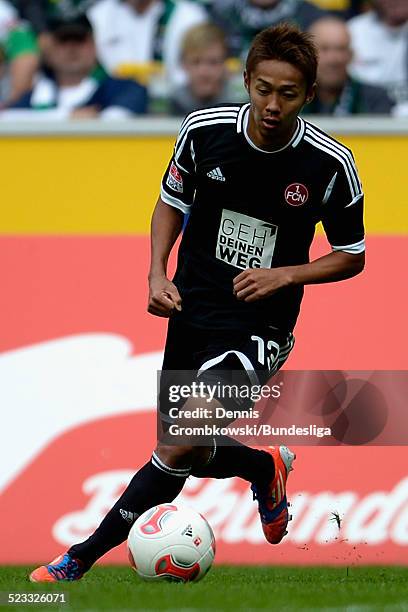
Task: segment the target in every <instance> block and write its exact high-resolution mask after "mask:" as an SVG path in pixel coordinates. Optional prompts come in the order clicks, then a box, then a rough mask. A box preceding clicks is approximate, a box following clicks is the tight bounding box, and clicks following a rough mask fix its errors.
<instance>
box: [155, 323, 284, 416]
mask: <svg viewBox="0 0 408 612" xmlns="http://www.w3.org/2000/svg"><path fill="white" fill-rule="evenodd" d="M294 342H295V340H294V337H293V334H292V333H291V332H281V331H279V330H277V329H276V328H271V327H265V326H256V325H254V328H253V330H252V331H248V330H247V329H244V330H225V331H220V330H207V329H201V328H197V327H195V326H192V325H188V324H186V323H185V322H183V321H180V320H179V319H177V318H174V319H173V318H171V319H170V321H169V326H168V333H167V340H166V346H165V351H164V360H163V367H162V373H161V377H160V395H159V412H160V417H161V420H162V423H163V422H164V423H166V422H167V423H171V422H173V419H172V418H171V417H170V416H169V408H170V407H173V408H174V404H170V403H169V388H170V386H171V385H180V384H185V383H187V384H188V381H190V382H191V380H193V379H196V380H197V381H201V382H205V383H206V384H214V383H217V382H219V383H220V384H224V385H233V384H235V385H237V384H247V385H248V384H249V385H264V384H266V383H267V381H268V380H269V379H270V378H271V376H273V374H275V373H276V372H277V371H278V370H279V368H280V367H281V366H282V365H283V364H284V363H285V361H286V359H287V358H288V356H289V353H290V351H291V350H292V348H293V345H294ZM217 399H218V400H219V401H220V403H221V404H222V405H224V407H225V408H227V409H228V410H230V409H232V410H234V411H236V410H244V409H245V410H247V409H248V402H243V401H242V400H241V399H240V398H237V397H225V396H222V397H217ZM184 402H185V400H184V401H182V400H180V406H181V405H182V404H183V403H184ZM250 404H251V405H252V404H253V402H250ZM180 406H179V407H180Z"/></svg>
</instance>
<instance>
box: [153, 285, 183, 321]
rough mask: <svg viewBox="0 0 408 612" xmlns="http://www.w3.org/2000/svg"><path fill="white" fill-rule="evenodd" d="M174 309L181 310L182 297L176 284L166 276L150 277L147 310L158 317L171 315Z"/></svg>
mask: <svg viewBox="0 0 408 612" xmlns="http://www.w3.org/2000/svg"><path fill="white" fill-rule="evenodd" d="M174 310H181V297H180V294H179V292H178V289H177V287H176V285H175V284H174V283H172V282H171V281H169V279H168V278H166V277H165V276H161V277H155V278H152V279H150V280H149V304H148V306H147V311H148V312H150V314H152V315H156V317H169V316H170V315H171V314H172V312H173V311H174Z"/></svg>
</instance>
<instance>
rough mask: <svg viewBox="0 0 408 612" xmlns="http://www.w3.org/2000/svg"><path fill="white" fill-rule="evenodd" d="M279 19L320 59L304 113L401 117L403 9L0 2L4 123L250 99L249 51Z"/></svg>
mask: <svg viewBox="0 0 408 612" xmlns="http://www.w3.org/2000/svg"><path fill="white" fill-rule="evenodd" d="M282 21H289V22H292V23H296V24H297V25H298V26H299V27H300V28H302V29H304V30H308V31H309V32H310V33H311V34H312V35H313V36H314V39H315V43H316V45H317V48H318V51H319V59H320V65H319V71H318V89H317V95H316V97H315V100H314V101H313V102H312V104H311V105H310V106H309V107H305V111H304V112H305V113H307V114H310V113H318V114H325V115H337V116H347V115H355V114H359V113H364V114H369V113H370V114H373V113H375V114H391V115H394V116H408V1H407V0H207V1H204V0H201V1H200V0H0V45H1V72H0V119H2V120H8V119H10V118H14V119H18V118H24V119H27V118H30V119H33V118H35V119H44V118H49V117H52V118H67V117H72V118H81V117H82V118H90V117H109V118H116V117H119V118H120V117H126V116H133V115H140V114H146V113H154V114H161V115H175V116H181V115H185V114H186V113H188V112H190V111H191V110H194V109H198V108H204V107H206V106H211V105H214V104H218V103H222V102H245V101H246V99H247V94H246V91H245V89H244V86H243V82H242V67H243V62H244V60H245V56H246V52H247V49H248V45H249V44H250V41H251V40H252V38H253V36H254V35H255V34H256V33H257V32H258V31H260V30H262V29H263V28H265V27H267V26H269V25H275V24H277V23H279V22H282Z"/></svg>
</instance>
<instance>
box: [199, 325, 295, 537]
mask: <svg viewBox="0 0 408 612" xmlns="http://www.w3.org/2000/svg"><path fill="white" fill-rule="evenodd" d="M254 339H255V342H256V343H257V350H256V351H254V345H253V343H252V342H253V341H254ZM293 344H294V339H293V336H292V334H288V335H286V337H285V336H282V335H281V334H273V338H271V332H269V331H267V332H265V333H260V334H259V335H251V336H250V337H249V338H247V340H246V341H245V342H244V343H243V345H242V351H241V355H244V356H245V358H246V359H243V360H242V362H243V364H244V363H247V364H248V362H249V363H250V364H251V366H252V367H253V371H254V372H257V373H258V375H259V378H258V380H260V382H261V383H262V384H263V382H265V381H266V380H268V379H270V377H271V376H272V375H273V374H274V373H276V372H277V371H278V370H279V368H280V367H281V366H282V365H283V363H284V362H285V361H286V359H287V357H288V355H289V353H290V351H291V349H292V348H293ZM260 345H262V347H263V348H264V349H265V350H264V351H263V352H262V351H259V350H258V349H259V347H260ZM268 347H269V349H271V350H269V351H268V350H267V349H268ZM211 361H214V359H213V360H211ZM211 361H210V363H211ZM265 364H268V366H269V367H268V371H267V372H266V371H265V368H264V367H263V368H262V367H261V366H264V365H265ZM217 367H218V368H219V367H221V366H220V364H219V363H218V364H217ZM244 367H245V366H244ZM246 367H247V366H246ZM212 374H213V376H214V372H213V373H212ZM236 408H238V409H239V406H237V407H236ZM294 458H295V455H294V454H293V453H292V452H291V451H290V450H289V449H287V448H286V447H284V446H281V447H266V448H265V449H254V448H251V447H248V446H246V445H243V444H240V443H239V442H236V441H232V440H231V439H229V438H225V437H224V438H219V439H218V440H215V447H214V449H213V452H212V453H211V456H210V459H209V461H208V462H207V463H206V464H205V465H199V466H194V468H193V470H192V475H194V476H197V477H211V478H228V477H231V476H238V477H240V478H243V479H245V480H248V481H249V482H251V483H252V486H251V489H252V491H253V494H254V498H255V499H257V501H258V504H259V513H260V517H261V522H262V527H263V531H264V533H265V537H266V539H267V540H268V541H269V542H270V543H274V544H275V543H278V542H280V541H281V539H282V538H283V537H284V535H285V534H286V526H287V523H288V520H290V517H289V514H288V510H287V506H288V504H287V499H286V480H287V477H288V475H289V472H290V471H291V470H292V463H293V460H294Z"/></svg>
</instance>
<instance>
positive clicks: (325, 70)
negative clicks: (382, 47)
mask: <svg viewBox="0 0 408 612" xmlns="http://www.w3.org/2000/svg"><path fill="white" fill-rule="evenodd" d="M309 31H310V33H311V34H313V37H314V41H315V44H316V46H317V49H318V52H319V64H318V69H317V90H316V95H315V98H314V100H313V101H312V102H311V103H310V104H308V105H307V106H306V107H305V109H304V112H305V113H321V114H326V115H339V116H344V115H355V114H358V113H383V114H386V113H389V112H390V110H391V107H392V102H391V100H390V98H389V97H388V95H387V92H386V91H385V89H383V88H381V87H375V86H373V85H366V84H364V83H361V82H360V81H357V80H355V79H352V78H351V77H350V76H349V75H348V72H347V68H348V65H349V63H350V61H351V58H352V51H351V46H350V35H349V33H348V29H347V26H346V24H345V23H344V22H343V21H342V20H341V19H339V18H338V17H323V18H322V19H319V20H318V21H316V22H315V23H314V24H313V25H312V26H311V28H310V30H309Z"/></svg>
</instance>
